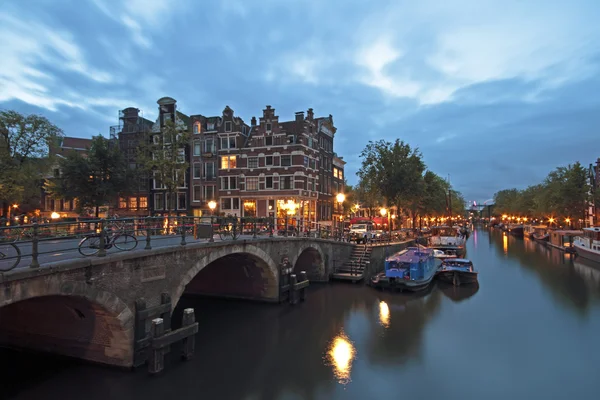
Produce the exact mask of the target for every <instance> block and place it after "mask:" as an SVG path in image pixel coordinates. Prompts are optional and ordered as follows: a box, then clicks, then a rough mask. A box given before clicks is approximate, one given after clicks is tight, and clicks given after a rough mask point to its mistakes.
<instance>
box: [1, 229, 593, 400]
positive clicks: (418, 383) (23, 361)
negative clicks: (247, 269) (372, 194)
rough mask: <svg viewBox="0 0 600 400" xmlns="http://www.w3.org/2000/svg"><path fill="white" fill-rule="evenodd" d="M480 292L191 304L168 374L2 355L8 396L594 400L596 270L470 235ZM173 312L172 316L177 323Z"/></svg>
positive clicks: (367, 293)
mask: <svg viewBox="0 0 600 400" xmlns="http://www.w3.org/2000/svg"><path fill="white" fill-rule="evenodd" d="M467 255H468V257H469V258H471V259H472V260H473V262H474V264H475V266H476V267H477V268H478V269H479V271H480V274H479V275H480V277H479V280H480V285H479V287H478V288H466V287H464V288H454V287H451V286H442V285H441V284H435V285H434V286H433V287H432V288H431V290H429V291H428V292H426V293H423V294H420V295H403V294H392V293H384V292H379V291H377V290H374V289H371V288H369V287H366V286H362V285H353V284H343V283H335V284H328V285H319V286H314V287H313V288H311V291H310V293H309V296H308V298H307V301H306V302H305V303H304V304H301V305H298V306H295V307H292V306H287V305H280V306H275V305H264V304H253V303H247V302H238V301H225V300H214V299H193V300H192V299H186V300H184V303H185V304H181V305H180V307H178V310H177V311H176V313H177V314H179V315H180V314H181V309H182V307H189V306H191V307H195V309H196V318H197V320H198V321H199V322H200V333H199V334H198V337H197V340H196V357H195V359H194V360H192V361H189V362H182V361H179V360H178V359H177V357H176V356H177V351H173V352H172V353H173V354H172V355H173V360H171V361H170V362H169V364H168V365H167V367H166V371H165V373H164V374H163V375H162V376H156V377H150V376H148V375H147V373H146V371H145V370H144V369H143V368H141V369H138V370H136V371H135V372H127V371H119V370H114V369H110V368H103V367H98V366H92V365H86V364H83V363H78V362H72V361H64V360H59V359H56V358H53V357H40V356H35V357H34V356H23V355H19V354H17V353H13V352H9V351H2V352H0V364H1V368H2V374H1V375H0V397H4V398H15V399H47V398H61V399H85V400H100V399H102V400H105V399H128V400H133V399H140V400H148V399H182V400H183V399H243V400H253V399H265V400H270V399H396V398H405V399H411V400H413V399H578V400H582V399H599V398H600V387H599V386H598V378H599V377H600V266H595V267H594V266H593V265H591V264H589V263H588V262H585V261H584V260H581V259H576V260H575V261H573V260H572V259H571V257H570V256H565V255H563V254H562V253H561V252H559V251H557V250H554V249H549V248H546V247H543V246H541V245H539V244H537V243H535V242H533V241H529V240H527V239H524V240H523V239H517V238H514V237H511V236H504V235H503V234H502V233H501V232H497V231H491V232H489V231H487V230H485V229H478V230H475V231H474V233H473V234H472V236H471V238H470V239H469V241H468V245H467ZM175 318H180V317H178V316H176V317H175Z"/></svg>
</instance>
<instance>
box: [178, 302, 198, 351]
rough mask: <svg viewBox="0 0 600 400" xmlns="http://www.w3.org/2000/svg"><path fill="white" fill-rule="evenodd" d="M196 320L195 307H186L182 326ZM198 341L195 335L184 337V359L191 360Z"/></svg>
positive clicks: (182, 348) (182, 349)
mask: <svg viewBox="0 0 600 400" xmlns="http://www.w3.org/2000/svg"><path fill="white" fill-rule="evenodd" d="M195 322H196V316H195V315H194V309H193V308H186V309H185V310H183V320H182V322H181V326H189V325H192V324H194V323H195ZM195 344H196V341H195V340H194V336H186V337H184V338H183V339H182V346H181V358H183V359H184V360H191V359H192V358H193V357H194V349H195Z"/></svg>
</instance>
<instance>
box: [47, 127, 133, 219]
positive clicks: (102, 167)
mask: <svg viewBox="0 0 600 400" xmlns="http://www.w3.org/2000/svg"><path fill="white" fill-rule="evenodd" d="M59 169H60V176H59V177H58V178H51V179H48V180H46V190H47V191H48V193H49V194H50V195H53V196H59V197H63V198H65V199H67V200H74V199H77V201H78V208H79V210H80V211H81V210H82V209H84V208H92V209H94V214H95V216H96V218H98V216H99V211H100V207H102V206H105V205H108V204H109V203H111V202H113V201H115V200H116V198H117V197H118V196H119V193H121V192H126V191H127V187H128V182H129V181H130V178H131V173H130V171H129V170H128V169H127V166H126V164H125V161H124V159H123V156H122V154H121V152H120V151H119V148H118V146H117V145H116V143H110V141H109V140H108V139H106V138H104V137H103V136H102V135H100V136H95V137H93V138H92V143H91V145H90V150H89V152H88V154H87V157H86V156H83V155H81V154H79V153H71V154H69V155H67V157H66V158H64V159H61V160H60V161H59Z"/></svg>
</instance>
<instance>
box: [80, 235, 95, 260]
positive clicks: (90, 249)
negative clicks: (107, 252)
mask: <svg viewBox="0 0 600 400" xmlns="http://www.w3.org/2000/svg"><path fill="white" fill-rule="evenodd" d="M99 251H100V236H99V235H92V236H87V237H85V238H84V239H83V240H82V241H81V242H79V252H80V253H81V254H82V255H84V256H93V255H94V254H96V253H98V252H99Z"/></svg>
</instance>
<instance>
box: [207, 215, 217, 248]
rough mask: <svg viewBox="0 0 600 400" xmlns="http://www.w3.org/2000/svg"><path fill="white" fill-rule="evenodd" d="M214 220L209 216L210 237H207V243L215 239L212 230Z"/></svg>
mask: <svg viewBox="0 0 600 400" xmlns="http://www.w3.org/2000/svg"><path fill="white" fill-rule="evenodd" d="M214 226H215V224H214V221H213V217H212V216H211V217H210V239H208V242H209V243H213V242H214V241H215V233H214V232H213V229H214Z"/></svg>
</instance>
